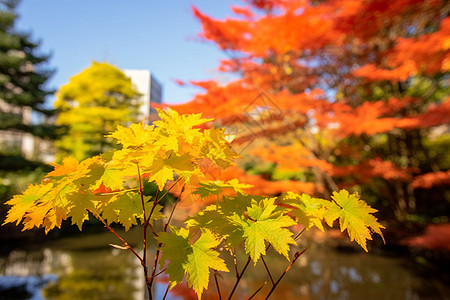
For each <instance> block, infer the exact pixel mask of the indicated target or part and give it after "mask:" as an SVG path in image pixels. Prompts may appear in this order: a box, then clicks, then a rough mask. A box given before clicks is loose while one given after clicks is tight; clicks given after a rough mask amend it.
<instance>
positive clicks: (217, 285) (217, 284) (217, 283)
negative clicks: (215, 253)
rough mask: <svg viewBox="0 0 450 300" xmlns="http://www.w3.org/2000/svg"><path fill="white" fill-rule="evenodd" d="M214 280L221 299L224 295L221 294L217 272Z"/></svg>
mask: <svg viewBox="0 0 450 300" xmlns="http://www.w3.org/2000/svg"><path fill="white" fill-rule="evenodd" d="M214 281H215V282H216V287H217V293H218V294H219V300H222V295H221V294H220V288H219V282H218V281H217V272H214Z"/></svg>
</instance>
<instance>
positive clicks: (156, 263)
mask: <svg viewBox="0 0 450 300" xmlns="http://www.w3.org/2000/svg"><path fill="white" fill-rule="evenodd" d="M179 180H180V179H178V180H177V181H176V182H175V183H174V184H173V185H172V186H171V187H170V189H171V188H173V187H174V186H175V184H176V183H177V182H178V181H179ZM170 189H169V190H170ZM169 190H168V191H169ZM168 191H167V192H168ZM183 191H184V185H183V189H182V190H181V193H183ZM158 192H159V190H158ZM158 192H157V193H156V199H155V201H154V202H153V207H152V211H151V212H150V215H149V216H148V219H150V216H151V214H152V213H153V210H154V209H155V206H156V204H155V203H157V202H159V200H158V194H159V193H158ZM167 192H166V193H167ZM165 195H166V194H164V195H163V196H162V197H164V196H165ZM180 196H181V194H180ZM162 197H161V198H162ZM161 198H160V199H161ZM178 202H179V201H177V202H175V204H174V208H173V209H172V212H171V214H170V216H169V219H168V220H167V222H166V224H165V225H164V231H166V230H167V226H169V222H170V220H171V219H172V215H173V212H174V210H175V207H176V205H177V204H178ZM161 246H162V243H161V242H159V243H158V247H157V248H156V253H155V260H154V262H153V270H152V275H151V277H150V282H149V285H148V286H149V288H150V289H151V287H152V285H153V279H154V278H155V277H156V276H158V275H159V274H158V275H155V273H156V267H157V265H158V259H159V254H160V252H161V250H160V249H161ZM160 273H161V272H160ZM169 285H170V283H169ZM166 293H167V291H166ZM164 298H165V296H164Z"/></svg>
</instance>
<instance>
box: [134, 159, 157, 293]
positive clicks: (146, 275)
mask: <svg viewBox="0 0 450 300" xmlns="http://www.w3.org/2000/svg"><path fill="white" fill-rule="evenodd" d="M136 166H137V171H138V179H139V195H140V196H141V204H142V213H143V214H144V222H143V224H142V227H143V228H144V233H143V235H144V240H143V242H142V247H143V248H144V249H143V254H142V262H141V264H142V268H144V277H145V283H146V285H147V290H148V295H149V299H150V300H151V299H153V295H152V286H151V285H150V284H149V283H150V282H149V278H148V267H147V227H148V221H147V220H146V217H145V216H146V212H145V200H144V188H143V186H142V177H141V170H140V168H139V164H136ZM148 219H150V216H149V217H148ZM152 231H153V228H152ZM152 276H153V274H152Z"/></svg>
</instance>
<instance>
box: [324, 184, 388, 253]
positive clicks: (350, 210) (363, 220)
mask: <svg viewBox="0 0 450 300" xmlns="http://www.w3.org/2000/svg"><path fill="white" fill-rule="evenodd" d="M331 198H332V199H333V202H330V205H329V206H328V207H327V211H326V212H325V215H324V218H325V221H326V222H327V224H328V225H329V226H332V224H333V222H334V220H336V219H338V218H339V225H340V227H341V231H344V230H345V229H347V233H348V235H349V237H350V240H352V241H353V240H355V241H356V242H357V243H358V244H359V245H360V246H361V247H362V248H363V249H364V250H365V251H366V252H367V245H366V243H367V240H372V232H375V233H377V234H379V235H380V236H381V237H382V238H383V234H382V233H381V229H384V228H385V227H384V226H383V225H381V224H380V223H378V221H377V218H376V217H375V216H373V215H372V213H375V212H377V210H376V209H374V208H372V207H370V206H369V205H367V203H366V202H364V201H362V200H360V199H359V195H358V194H357V193H354V194H351V195H350V194H349V193H348V191H346V190H341V191H339V193H337V192H333V195H332V196H331ZM383 240H384V238H383Z"/></svg>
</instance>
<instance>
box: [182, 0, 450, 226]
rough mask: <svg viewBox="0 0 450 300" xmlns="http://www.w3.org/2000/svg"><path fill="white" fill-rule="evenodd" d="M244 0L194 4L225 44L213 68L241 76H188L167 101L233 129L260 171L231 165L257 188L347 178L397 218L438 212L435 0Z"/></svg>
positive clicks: (439, 100) (442, 102)
mask: <svg viewBox="0 0 450 300" xmlns="http://www.w3.org/2000/svg"><path fill="white" fill-rule="evenodd" d="M246 2H247V3H246V6H234V7H232V10H233V13H234V14H235V15H236V16H235V17H232V18H227V19H225V20H217V19H214V18H212V17H210V16H207V15H205V14H203V13H202V12H201V11H200V10H199V9H197V8H195V7H194V8H193V13H194V15H195V16H196V17H197V18H198V19H199V20H200V22H201V24H202V28H203V30H202V33H201V34H200V36H201V37H202V38H203V39H205V40H209V41H212V42H214V43H216V44H217V45H218V47H219V48H220V49H222V50H224V51H225V52H226V53H227V54H228V55H229V59H226V60H223V61H221V62H220V65H219V68H218V69H219V70H220V71H225V72H238V73H239V74H241V79H239V80H236V81H233V82H231V83H229V84H227V85H223V86H221V85H219V84H218V83H216V82H215V81H205V82H192V84H194V85H197V86H199V87H201V88H203V89H204V90H205V92H204V93H202V94H198V95H197V96H195V98H194V99H193V100H192V101H191V102H188V103H186V104H182V105H177V106H173V107H174V108H175V109H177V110H179V111H180V112H196V111H202V112H204V113H205V114H206V115H207V116H212V117H216V118H218V119H219V120H218V122H217V125H221V126H225V127H226V128H227V129H228V130H229V131H232V132H233V131H234V132H236V134H237V138H236V139H235V142H234V147H235V148H236V149H238V151H239V149H240V150H241V151H244V152H245V154H247V156H248V158H247V159H246V161H245V164H242V165H241V166H243V167H244V168H245V169H246V170H247V171H248V170H250V171H252V172H253V173H256V174H258V173H259V176H255V175H250V174H249V173H248V172H247V173H244V172H241V171H238V170H233V171H230V173H236V172H241V174H242V180H243V181H244V182H250V181H252V183H253V184H254V185H255V186H258V185H257V184H255V183H256V182H259V187H261V188H263V189H265V192H266V193H268V194H270V193H272V194H277V193H280V192H282V190H283V189H284V188H285V186H296V187H297V188H298V189H299V190H303V191H305V192H311V190H313V191H314V192H315V193H317V194H325V195H329V194H330V193H331V191H333V190H335V189H336V188H337V187H338V186H339V187H348V188H354V189H355V190H359V191H362V192H363V193H364V194H365V195H368V196H369V197H370V198H371V199H372V201H378V203H377V205H378V206H379V207H380V208H382V207H385V208H387V209H386V210H385V212H387V214H388V215H389V214H390V213H394V214H393V215H391V216H395V217H396V218H397V219H398V220H405V219H406V218H408V216H409V215H410V214H413V213H416V214H424V215H428V216H443V215H446V213H445V212H448V210H449V205H448V203H449V191H448V188H446V185H447V186H448V183H449V173H448V171H447V170H448V169H449V166H450V165H449V162H448V158H446V157H448V155H446V151H447V150H445V149H446V148H447V149H448V146H449V133H448V131H449V130H448V124H449V123H450V117H449V116H450V100H449V98H448V70H449V68H450V65H449V59H450V54H449V44H448V40H449V36H450V19H449V18H448V17H447V15H448V9H449V7H448V5H446V3H445V1H440V0H436V1H416V0H402V1H387V0H383V1H379V0H369V1H338V0H334V1H302V0H300V1H295V0H292V1H281V0H270V1H269V0H267V1H265V0H262V1H250V0H249V1H246ZM252 161H253V162H252ZM261 165H263V166H264V165H266V166H267V167H266V168H265V169H264V168H262V169H261ZM255 166H257V167H256V169H255ZM255 170H256V171H255ZM216 175H217V176H225V177H226V176H227V173H226V172H222V173H221V174H216ZM278 179H289V180H290V181H286V180H283V181H279V180H278ZM430 188H432V189H431V190H430V191H426V190H425V189H430ZM430 195H431V196H430Z"/></svg>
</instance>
